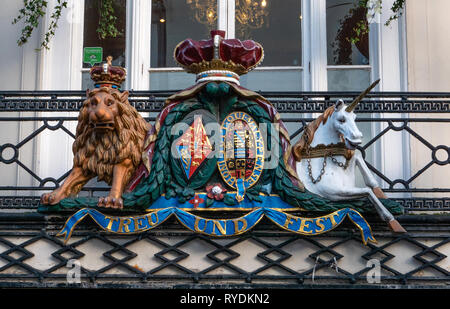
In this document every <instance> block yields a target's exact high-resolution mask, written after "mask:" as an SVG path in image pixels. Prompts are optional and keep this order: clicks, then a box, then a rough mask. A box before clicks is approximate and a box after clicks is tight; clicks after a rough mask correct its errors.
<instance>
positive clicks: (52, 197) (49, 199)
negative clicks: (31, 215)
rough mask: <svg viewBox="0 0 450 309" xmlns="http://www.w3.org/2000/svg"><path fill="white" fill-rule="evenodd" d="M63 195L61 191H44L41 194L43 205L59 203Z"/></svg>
mask: <svg viewBox="0 0 450 309" xmlns="http://www.w3.org/2000/svg"><path fill="white" fill-rule="evenodd" d="M62 199H63V197H62V196H61V194H59V192H55V191H53V192H50V193H44V194H42V196H41V204H43V205H55V204H58V203H59V202H60V201H61V200H62Z"/></svg>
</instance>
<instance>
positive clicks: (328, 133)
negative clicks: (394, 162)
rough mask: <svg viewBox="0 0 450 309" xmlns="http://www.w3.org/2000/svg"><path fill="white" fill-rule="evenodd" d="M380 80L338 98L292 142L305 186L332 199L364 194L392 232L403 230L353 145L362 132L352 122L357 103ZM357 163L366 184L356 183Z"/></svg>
mask: <svg viewBox="0 0 450 309" xmlns="http://www.w3.org/2000/svg"><path fill="white" fill-rule="evenodd" d="M378 82H379V80H377V81H376V82H374V83H373V84H372V85H371V86H370V87H369V88H368V89H367V90H365V91H364V92H362V93H361V95H359V96H358V98H356V99H355V100H354V101H353V102H352V103H351V104H350V105H348V106H346V105H345V103H344V101H343V100H341V99H339V100H338V101H337V102H336V104H334V105H333V106H331V107H329V108H328V109H327V110H325V112H324V113H323V114H322V115H320V116H319V117H318V118H317V119H315V120H314V121H312V122H311V123H310V124H309V125H308V126H307V127H306V128H305V131H304V133H303V135H302V136H301V138H300V140H299V141H298V142H297V143H296V144H295V146H294V149H293V151H294V156H295V159H296V161H297V174H298V176H299V179H300V180H301V181H302V182H303V184H304V186H305V188H306V189H307V190H308V191H310V192H312V193H315V194H317V195H319V196H321V197H324V198H327V199H329V200H332V201H341V200H351V199H357V198H363V197H367V198H369V200H370V201H371V202H372V204H373V205H374V207H375V209H376V211H377V213H378V215H379V216H380V217H381V219H382V220H383V221H386V222H388V225H389V227H390V229H391V230H392V231H394V232H398V233H404V232H406V230H405V229H404V228H403V227H402V226H401V225H400V223H399V222H398V221H397V220H396V219H395V218H394V216H393V215H392V214H391V213H390V212H389V210H387V209H386V207H384V205H383V204H382V203H381V202H380V200H379V199H378V198H386V196H385V195H384V193H383V191H382V190H381V189H380V188H379V187H378V184H377V182H376V180H375V178H374V177H373V175H372V173H371V172H370V170H369V168H368V167H367V165H366V163H365V162H364V159H363V157H362V155H361V153H360V152H359V151H355V150H356V147H357V146H358V145H360V144H361V141H362V137H363V134H362V133H361V131H360V130H359V129H358V127H357V126H356V123H355V118H356V114H355V113H354V112H353V110H354V108H355V107H356V105H357V104H358V103H359V102H360V101H361V100H362V98H363V97H364V96H365V95H367V94H368V93H369V92H370V90H372V89H373V88H374V87H375V86H376V85H377V84H378ZM356 167H358V168H359V169H360V171H361V174H362V176H363V178H364V183H365V185H366V187H357V186H356V175H355V172H356Z"/></svg>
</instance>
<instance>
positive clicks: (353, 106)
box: [345, 79, 380, 113]
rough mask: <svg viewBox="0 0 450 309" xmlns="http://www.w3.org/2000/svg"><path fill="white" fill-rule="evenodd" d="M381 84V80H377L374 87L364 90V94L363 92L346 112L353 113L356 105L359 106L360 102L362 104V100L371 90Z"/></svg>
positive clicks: (373, 84)
mask: <svg viewBox="0 0 450 309" xmlns="http://www.w3.org/2000/svg"><path fill="white" fill-rule="evenodd" d="M379 82H380V79H377V80H376V81H374V82H373V83H372V85H370V86H369V88H367V89H366V90H364V91H363V92H361V94H360V95H359V96H358V97H357V98H356V99H355V100H353V102H352V103H351V104H350V105H349V106H347V108H346V109H345V111H346V112H349V113H350V112H351V111H352V110H354V109H355V107H356V105H358V103H359V102H361V100H362V99H363V98H364V97H365V96H366V95H367V94H368V93H369V92H370V90H372V89H373V88H374V87H375V86H376V85H377V84H378V83H379Z"/></svg>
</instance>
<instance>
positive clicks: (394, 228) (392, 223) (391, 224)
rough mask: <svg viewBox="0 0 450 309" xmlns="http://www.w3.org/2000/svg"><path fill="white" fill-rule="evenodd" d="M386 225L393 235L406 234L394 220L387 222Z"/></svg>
mask: <svg viewBox="0 0 450 309" xmlns="http://www.w3.org/2000/svg"><path fill="white" fill-rule="evenodd" d="M388 225H389V228H390V229H391V230H392V231H393V232H395V233H406V230H405V229H404V228H403V226H401V225H400V223H399V222H398V221H397V220H395V219H392V220H391V221H389V223H388Z"/></svg>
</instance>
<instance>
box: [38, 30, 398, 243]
mask: <svg viewBox="0 0 450 309" xmlns="http://www.w3.org/2000/svg"><path fill="white" fill-rule="evenodd" d="M174 56H175V59H176V61H177V62H178V63H179V64H180V65H181V66H182V67H183V68H184V69H185V70H186V71H187V72H189V73H193V74H196V84H195V85H193V86H192V87H190V88H187V89H184V90H182V91H180V92H178V93H176V94H174V95H172V96H171V97H169V98H167V100H166V104H165V106H164V107H163V109H162V111H161V112H160V114H159V116H158V117H157V119H156V121H155V123H154V124H153V125H150V124H148V123H146V122H145V121H142V119H141V117H140V115H139V114H138V113H137V112H136V111H135V110H134V108H132V107H131V108H130V104H129V102H128V100H127V97H128V93H127V92H126V91H123V92H122V91H121V90H120V84H121V82H123V80H124V78H125V71H124V70H123V69H121V68H118V67H113V66H111V64H110V63H105V64H104V65H103V66H101V67H94V68H92V70H91V76H92V79H93V80H94V81H95V82H96V88H95V89H94V90H92V91H88V93H87V99H86V101H85V103H84V105H83V107H82V109H81V111H80V117H79V125H78V128H77V135H76V139H75V143H74V147H73V149H74V155H75V159H74V168H73V170H72V173H71V174H70V176H69V177H68V178H67V179H66V181H65V182H64V184H63V185H62V186H61V187H60V188H58V189H57V190H55V191H54V192H51V193H46V194H44V195H43V197H42V200H41V206H40V208H39V209H40V211H42V212H55V211H59V210H61V209H65V210H73V211H74V212H75V213H74V214H72V215H71V216H70V218H69V219H68V220H67V222H66V225H65V226H64V228H63V230H62V231H61V232H60V235H61V236H63V237H65V240H66V241H67V240H68V238H69V237H70V235H71V233H72V231H73V229H74V227H75V225H76V224H77V223H78V222H79V221H80V220H82V219H83V218H84V217H86V216H90V217H91V218H92V219H93V220H94V221H95V222H96V223H97V224H98V225H99V226H100V227H102V228H103V229H105V230H107V231H109V232H112V233H121V234H127V233H139V232H143V231H146V230H150V229H152V228H154V227H156V226H160V225H161V224H163V223H164V221H165V220H166V219H167V218H169V217H171V216H175V217H176V218H177V219H178V221H180V222H181V223H182V225H184V226H185V227H186V228H188V229H190V230H192V231H193V232H196V233H203V234H207V235H211V236H216V237H224V236H233V235H238V234H241V233H245V232H247V231H248V230H250V229H252V228H253V227H254V226H255V225H256V224H257V223H258V222H259V221H260V220H261V219H262V218H263V217H266V218H268V219H270V220H271V221H272V222H273V223H274V224H276V225H277V226H279V227H280V228H282V229H284V230H287V231H291V232H294V233H299V234H303V235H318V234H322V233H325V232H327V231H330V230H332V229H334V228H336V227H337V226H339V224H341V223H342V222H343V221H344V220H345V218H349V219H350V220H351V222H353V223H354V224H355V225H356V226H357V227H358V228H359V230H360V231H361V239H362V241H363V242H364V243H367V242H368V241H375V239H374V237H373V235H372V233H371V229H370V225H369V223H368V222H367V221H366V220H365V219H364V217H363V215H364V214H370V213H373V214H376V215H378V216H379V218H380V219H381V220H383V221H385V222H386V223H387V225H388V226H389V227H390V228H391V229H392V230H393V231H394V232H404V230H403V228H402V227H401V225H400V224H399V223H398V222H397V221H396V220H395V217H394V215H396V214H400V213H402V211H403V210H402V208H401V206H400V205H398V204H397V203H395V202H394V201H392V200H389V199H387V198H386V197H385V196H384V194H383V192H382V191H381V189H380V188H378V186H377V183H376V181H375V180H374V179H373V176H371V174H370V171H368V169H367V166H365V164H364V160H363V159H362V157H361V155H360V154H358V151H357V149H356V148H357V146H358V144H359V143H360V142H361V137H362V135H361V133H360V131H359V130H358V129H357V127H356V124H355V122H354V119H355V117H356V116H355V114H354V113H353V109H354V107H355V106H356V104H358V102H359V101H360V100H361V99H362V98H363V97H364V95H365V94H367V93H368V92H369V91H370V90H371V88H373V86H374V85H371V87H369V88H368V89H367V90H366V91H365V92H363V93H362V94H361V96H360V97H359V98H357V99H355V101H354V102H353V103H352V104H350V105H345V104H344V102H343V101H338V102H336V104H335V105H333V106H330V108H328V109H327V110H326V111H324V113H323V114H322V115H321V116H320V117H318V118H317V119H316V120H315V121H313V122H312V123H311V124H310V125H308V126H307V128H306V129H305V131H304V134H303V136H302V137H301V139H300V141H299V142H297V143H296V144H295V145H291V141H290V138H289V135H288V132H287V130H286V128H285V126H284V124H283V122H282V121H281V118H280V115H279V114H278V112H277V110H276V109H275V107H274V106H273V105H272V104H271V103H270V102H269V101H268V100H267V99H266V98H264V97H262V96H261V95H259V94H258V93H255V92H253V91H251V90H248V89H245V88H243V87H241V86H240V83H239V80H240V76H241V75H243V74H246V73H248V72H249V71H250V70H252V69H254V68H255V67H256V66H258V65H259V64H260V63H261V62H262V60H263V58H264V52H263V48H262V46H261V45H260V44H258V43H256V42H254V41H252V40H246V41H240V40H237V39H225V32H223V31H212V32H211V39H209V40H202V41H195V40H192V39H187V40H185V41H183V42H181V43H180V44H178V46H177V47H176V48H175V52H174ZM136 119H137V120H136ZM130 128H131V129H130ZM86 146H87V147H86ZM99 149H101V151H99ZM327 163H328V165H327ZM356 168H359V169H361V172H362V174H363V176H364V179H365V184H366V187H364V188H357V187H355V184H354V183H355V169H356ZM333 175H339V176H335V177H334V178H333ZM93 177H97V178H98V179H99V180H105V181H107V182H108V183H110V184H111V191H110V192H109V194H108V196H106V197H103V198H100V199H93V198H82V197H77V196H76V194H77V193H78V192H79V191H80V189H81V187H82V186H83V185H84V184H85V183H86V181H87V180H89V179H90V178H93ZM124 210H126V211H127V213H129V212H130V211H132V212H136V213H137V215H126V216H124V215H121V214H120V212H121V211H124ZM111 211H112V213H111ZM209 212H211V213H213V214H214V216H212V215H211V214H209V215H208V216H204V215H202V214H203V213H204V214H206V213H209ZM226 212H230V213H233V214H236V213H240V215H238V216H235V217H232V218H230V217H229V216H226V218H224V217H225V216H222V214H224V213H226ZM105 213H108V214H107V215H106V214H105ZM302 213H304V214H305V215H306V216H305V215H302ZM310 213H314V214H318V216H308V214H310Z"/></svg>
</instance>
